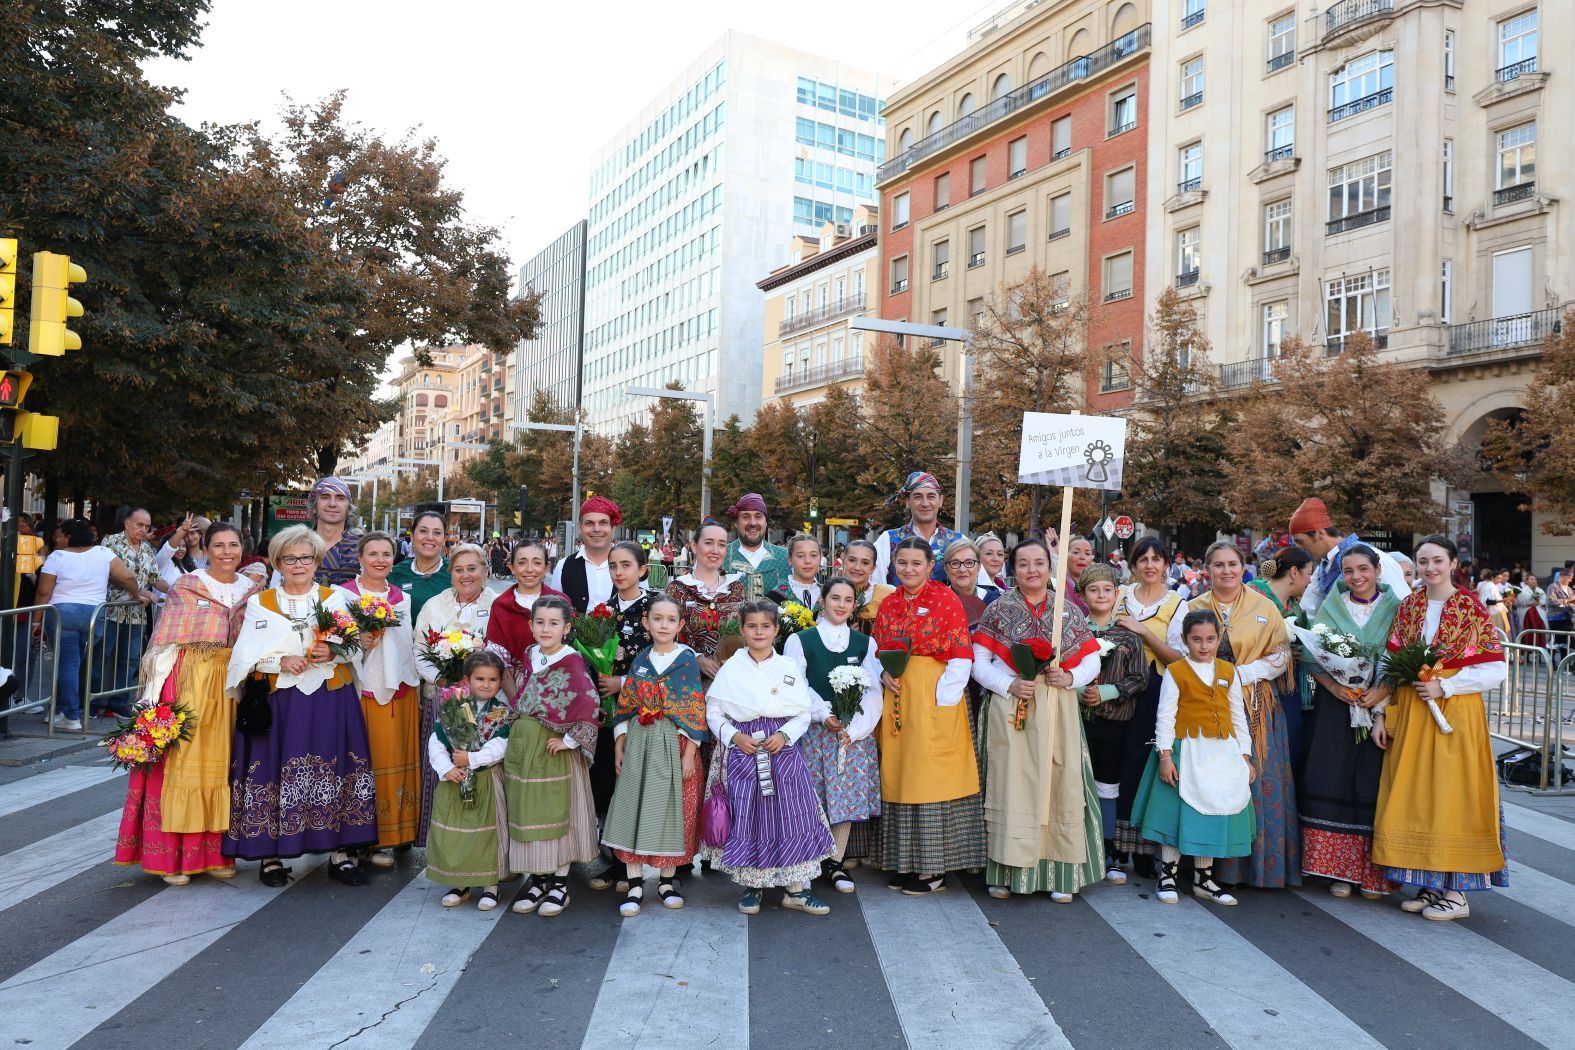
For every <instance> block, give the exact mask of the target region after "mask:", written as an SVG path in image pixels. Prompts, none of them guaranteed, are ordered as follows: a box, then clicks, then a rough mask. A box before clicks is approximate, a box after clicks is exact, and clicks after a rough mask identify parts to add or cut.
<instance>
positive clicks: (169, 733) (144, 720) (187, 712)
mask: <svg viewBox="0 0 1575 1050" xmlns="http://www.w3.org/2000/svg"><path fill="white" fill-rule="evenodd" d="M196 724H197V719H196V716H194V715H193V714H192V713H191V708H189V707H187V706H186V705H185V704H155V705H153V706H151V707H140V708H138V709H137V710H136V712H135V713H133V714H132V716H131V717H130V718H123V719H121V720H120V721H119V722H118V723H117V724H116V726H115V728H114V729H112V730H111V731H110V732H109V733H107V734H106V735H105V736H104V738H103V739H102V740H100V741H99V742H98V746H99V747H101V748H103V749H104V750H106V751H108V752H109V757H110V760H111V761H112V762H113V763H114V766H115V768H116V769H131V768H132V767H134V766H150V765H152V764H153V763H155V762H157V761H159V760H160V759H161V758H163V757H164V755H165V753H166V752H168V751H172V750H174V749H175V748H176V747H178V746H179V745H180V742H181V741H182V740H189V739H191V731H192V728H193V727H194V726H195V725H196Z"/></svg>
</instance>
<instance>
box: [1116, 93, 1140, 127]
mask: <svg viewBox="0 0 1575 1050" xmlns="http://www.w3.org/2000/svg"><path fill="white" fill-rule="evenodd" d="M1135 127H1137V88H1127V89H1125V90H1124V91H1119V92H1117V93H1116V94H1114V95H1112V96H1111V98H1110V134H1112V135H1119V134H1121V133H1122V132H1123V131H1131V130H1132V129H1133V128H1135Z"/></svg>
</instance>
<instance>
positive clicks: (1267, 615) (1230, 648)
mask: <svg viewBox="0 0 1575 1050" xmlns="http://www.w3.org/2000/svg"><path fill="white" fill-rule="evenodd" d="M1187 608H1188V610H1189V611H1191V612H1197V611H1198V610H1200V609H1206V610H1208V611H1209V612H1212V613H1213V614H1214V615H1215V616H1218V617H1219V620H1220V623H1221V624H1222V625H1224V628H1225V630H1224V635H1225V636H1224V637H1223V638H1221V639H1220V652H1219V658H1220V659H1221V660H1226V661H1229V662H1230V663H1233V664H1250V663H1252V662H1253V661H1254V660H1261V659H1263V658H1264V657H1265V656H1268V655H1269V654H1270V653H1273V652H1274V651H1275V650H1277V649H1283V648H1287V647H1288V646H1289V645H1290V641H1289V639H1288V638H1287V637H1286V630H1285V617H1284V616H1282V615H1280V610H1279V609H1277V608H1275V605H1274V603H1273V602H1271V601H1270V600H1269V599H1267V598H1265V597H1264V596H1263V594H1262V593H1261V592H1259V591H1256V590H1254V589H1252V588H1251V587H1246V586H1244V587H1242V589H1241V596H1240V597H1238V598H1237V599H1236V600H1235V601H1234V602H1231V603H1227V604H1222V603H1220V602H1219V601H1218V600H1216V597H1215V594H1214V592H1213V591H1205V592H1204V593H1202V594H1200V595H1198V596H1197V597H1196V598H1190V599H1188V600H1187Z"/></svg>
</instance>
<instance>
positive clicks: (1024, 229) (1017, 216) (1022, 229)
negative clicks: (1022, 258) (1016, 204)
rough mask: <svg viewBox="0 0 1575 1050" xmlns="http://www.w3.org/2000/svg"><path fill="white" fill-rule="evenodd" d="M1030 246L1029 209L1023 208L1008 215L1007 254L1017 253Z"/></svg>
mask: <svg viewBox="0 0 1575 1050" xmlns="http://www.w3.org/2000/svg"><path fill="white" fill-rule="evenodd" d="M1026 247H1028V209H1027V208H1022V209H1019V210H1018V211H1014V212H1012V214H1010V215H1008V216H1007V217H1006V254H1007V255H1015V254H1017V253H1018V252H1020V251H1022V250H1023V249H1024V248H1026Z"/></svg>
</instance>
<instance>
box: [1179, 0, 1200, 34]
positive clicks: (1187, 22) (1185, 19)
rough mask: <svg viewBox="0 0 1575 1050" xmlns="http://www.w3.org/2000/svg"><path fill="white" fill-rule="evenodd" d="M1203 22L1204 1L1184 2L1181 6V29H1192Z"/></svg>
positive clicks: (1192, 0)
mask: <svg viewBox="0 0 1575 1050" xmlns="http://www.w3.org/2000/svg"><path fill="white" fill-rule="evenodd" d="M1201 21H1203V0H1184V2H1183V3H1182V5H1181V28H1182V29H1191V28H1192V27H1193V26H1195V25H1197V24H1198V23H1199V22H1201Z"/></svg>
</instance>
